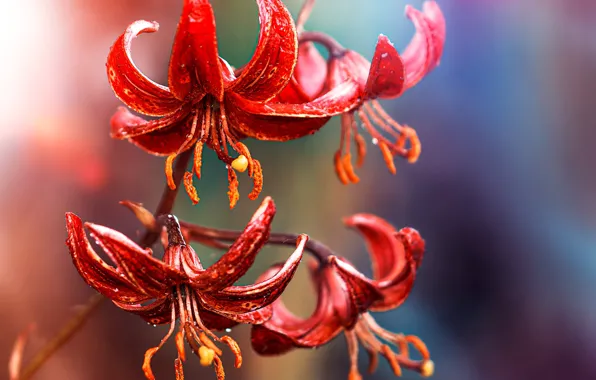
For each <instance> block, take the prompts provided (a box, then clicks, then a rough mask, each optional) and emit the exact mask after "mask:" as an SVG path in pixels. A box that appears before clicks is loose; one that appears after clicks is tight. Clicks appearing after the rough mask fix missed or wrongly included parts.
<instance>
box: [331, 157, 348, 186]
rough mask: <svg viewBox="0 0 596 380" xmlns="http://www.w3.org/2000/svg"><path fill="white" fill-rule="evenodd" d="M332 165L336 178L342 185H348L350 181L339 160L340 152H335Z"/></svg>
mask: <svg viewBox="0 0 596 380" xmlns="http://www.w3.org/2000/svg"><path fill="white" fill-rule="evenodd" d="M333 164H334V167H335V174H337V178H339V180H340V181H341V183H343V184H344V185H347V184H348V183H350V179H349V178H348V175H347V174H346V170H345V168H344V164H343V162H342V159H341V152H340V151H339V150H338V151H337V152H335V156H333Z"/></svg>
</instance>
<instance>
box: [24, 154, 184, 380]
mask: <svg viewBox="0 0 596 380" xmlns="http://www.w3.org/2000/svg"><path fill="white" fill-rule="evenodd" d="M191 154H192V150H187V151H186V152H183V153H182V154H180V156H178V160H177V161H176V166H175V167H174V173H173V178H174V182H175V183H176V189H174V190H171V189H170V188H169V187H168V186H167V185H166V187H165V190H164V192H163V194H162V196H161V199H160V201H159V204H158V206H157V209H156V210H155V214H154V215H155V216H156V217H157V216H159V215H162V214H169V213H170V212H171V211H172V208H173V207H174V202H175V201H176V196H177V195H178V187H180V182H182V178H183V176H184V172H185V171H186V167H187V166H188V162H189V160H190V157H191ZM158 238H159V233H156V232H152V231H149V230H147V231H146V232H145V234H144V235H143V237H142V238H141V241H140V245H141V246H143V247H150V246H152V245H153V244H154V243H155V242H156V241H157V239H158ZM104 299H105V297H104V296H102V295H101V294H99V293H96V294H94V295H92V296H91V297H89V299H88V300H87V302H85V305H84V306H83V307H82V308H81V310H80V311H79V312H78V313H77V314H76V315H75V316H74V317H72V318H71V319H70V320H69V321H68V322H66V324H65V325H64V326H63V327H62V329H61V330H60V331H59V332H58V334H56V336H54V338H53V339H52V340H50V342H49V343H47V344H46V345H45V346H44V347H43V348H42V349H41V350H40V351H38V352H37V354H35V356H34V357H33V359H31V361H30V362H29V363H28V364H27V366H26V367H24V368H23V370H22V371H21V375H20V376H19V377H18V380H28V379H30V378H31V376H33V375H34V374H35V373H36V372H37V371H38V370H39V369H40V368H41V366H42V365H43V364H44V363H45V362H46V361H48V359H49V358H50V357H51V356H52V355H53V354H54V352H56V351H58V350H59V349H60V348H61V347H62V346H63V345H64V344H65V343H67V342H68V341H69V340H70V339H71V338H72V337H73V336H74V335H75V334H76V333H77V331H79V329H80V328H81V327H83V325H84V324H85V322H87V320H88V319H89V317H90V316H91V315H92V314H93V312H94V311H95V310H97V308H98V306H99V305H100V304H101V302H102V301H103V300H104Z"/></svg>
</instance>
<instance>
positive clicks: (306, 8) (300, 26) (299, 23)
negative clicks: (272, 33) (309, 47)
mask: <svg viewBox="0 0 596 380" xmlns="http://www.w3.org/2000/svg"><path fill="white" fill-rule="evenodd" d="M314 5H315V0H305V1H304V4H302V8H300V13H299V14H298V18H297V19H296V31H297V32H298V33H302V31H304V24H305V23H306V20H308V17H309V16H310V13H311V12H312V8H313V6H314Z"/></svg>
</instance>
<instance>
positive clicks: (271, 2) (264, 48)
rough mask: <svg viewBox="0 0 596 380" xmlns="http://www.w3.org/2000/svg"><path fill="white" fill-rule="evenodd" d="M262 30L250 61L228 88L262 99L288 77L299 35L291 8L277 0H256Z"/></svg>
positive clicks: (296, 51) (295, 55)
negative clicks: (289, 9)
mask: <svg viewBox="0 0 596 380" xmlns="http://www.w3.org/2000/svg"><path fill="white" fill-rule="evenodd" d="M257 5H258V7H259V20H260V23H261V31H260V34H259V42H258V44H257V48H256V50H255V53H254V55H253V57H252V59H251V60H250V62H249V63H248V64H247V65H246V67H244V69H243V70H242V73H241V74H240V76H239V77H238V78H237V79H236V80H235V81H234V82H232V83H231V85H230V87H229V90H231V91H234V92H235V93H237V94H239V95H240V96H242V97H244V98H246V99H250V100H254V101H265V100H269V99H271V98H272V97H274V96H275V95H277V94H278V93H279V92H280V91H281V90H282V89H283V88H284V87H285V86H286V85H287V84H288V82H289V81H290V78H291V77H292V72H293V71H294V67H295V65H296V60H297V58H298V39H297V34H296V28H295V27H294V21H293V20H292V16H291V15H290V12H289V11H288V10H287V8H286V7H285V5H284V4H283V3H282V2H281V1H280V0H257Z"/></svg>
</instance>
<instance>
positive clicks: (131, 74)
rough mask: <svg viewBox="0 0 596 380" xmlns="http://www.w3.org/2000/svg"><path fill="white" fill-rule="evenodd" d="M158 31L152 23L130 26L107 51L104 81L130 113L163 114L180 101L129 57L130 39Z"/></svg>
mask: <svg viewBox="0 0 596 380" xmlns="http://www.w3.org/2000/svg"><path fill="white" fill-rule="evenodd" d="M158 28H159V25H158V24H157V23H156V22H149V21H136V22H134V23H132V24H131V25H130V26H129V27H128V28H127V29H126V31H125V32H124V34H122V35H121V36H120V37H118V39H117V40H116V42H115V43H114V45H113V46H112V48H111V49H110V53H109V54H108V62H107V69H108V80H109V81H110V85H111V86H112V89H113V90H114V93H115V94H116V96H117V97H118V98H119V99H120V100H122V101H123V102H124V103H125V104H126V105H127V106H129V107H130V108H132V109H133V110H135V111H137V112H140V113H142V114H145V115H152V116H163V115H167V114H169V113H172V112H174V111H175V110H176V109H177V108H178V107H180V101H179V100H178V99H176V98H175V97H174V95H172V93H171V92H170V90H169V89H168V88H167V87H165V86H162V85H159V84H157V83H155V82H153V81H152V80H151V79H149V78H147V77H146V76H145V75H143V73H141V72H140V71H139V69H138V68H137V67H136V66H135V64H134V62H133V61H132V58H131V56H130V45H131V42H132V40H133V39H134V38H135V37H136V36H137V35H139V34H141V33H152V32H156V31H157V29H158Z"/></svg>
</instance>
